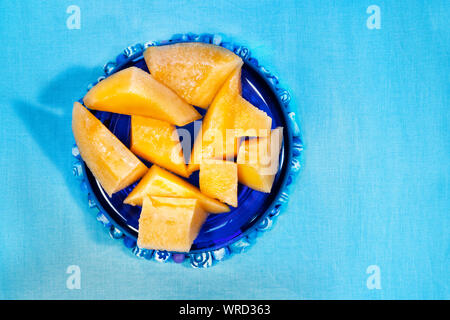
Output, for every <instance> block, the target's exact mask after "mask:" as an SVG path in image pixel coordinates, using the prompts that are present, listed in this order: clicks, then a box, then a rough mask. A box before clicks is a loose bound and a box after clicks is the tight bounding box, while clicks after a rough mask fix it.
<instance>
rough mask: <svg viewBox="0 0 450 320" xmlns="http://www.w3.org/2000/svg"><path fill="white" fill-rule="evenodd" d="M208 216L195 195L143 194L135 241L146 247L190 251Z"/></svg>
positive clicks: (141, 246)
mask: <svg viewBox="0 0 450 320" xmlns="http://www.w3.org/2000/svg"><path fill="white" fill-rule="evenodd" d="M207 217H208V213H207V212H206V211H205V210H204V209H203V208H202V206H201V205H200V203H199V201H198V199H183V198H164V197H150V198H149V197H145V199H144V205H143V207H142V211H141V216H140V218H139V233H138V239H137V245H138V246H139V247H140V248H145V249H154V250H167V251H176V252H189V250H190V249H191V246H192V243H193V242H194V240H195V238H196V237H197V235H198V232H199V231H200V229H201V227H202V225H203V223H204V222H205V220H206V218H207Z"/></svg>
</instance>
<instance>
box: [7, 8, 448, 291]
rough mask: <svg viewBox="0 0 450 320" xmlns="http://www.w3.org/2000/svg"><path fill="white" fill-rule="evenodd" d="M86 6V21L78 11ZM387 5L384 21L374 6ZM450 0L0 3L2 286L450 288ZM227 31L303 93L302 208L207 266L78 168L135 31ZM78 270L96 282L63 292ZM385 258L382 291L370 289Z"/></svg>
mask: <svg viewBox="0 0 450 320" xmlns="http://www.w3.org/2000/svg"><path fill="white" fill-rule="evenodd" d="M71 4H75V5H78V6H79V7H80V8H81V29H80V30H69V29H67V27H66V19H67V18H68V16H69V15H68V14H67V13H66V8H67V7H68V6H69V5H71ZM372 4H376V5H378V6H379V7H380V8H381V19H382V20H381V29H380V30H369V29H368V28H367V27H366V20H367V18H368V17H369V14H367V13H366V9H367V7H368V6H369V5H372ZM449 7H450V6H449V2H448V1H423V2H422V1H381V0H371V1H294V0H290V1H287V0H286V1H276V0H270V1H269V0H258V1H246V0H239V1H225V0H220V1H203V0H202V1H200V0H198V1H192V0H190V1H85V0H70V1H38V2H35V1H34V2H32V1H1V4H0V39H1V40H0V41H1V45H2V49H1V50H0V62H1V68H0V75H1V76H0V88H1V89H0V90H1V91H0V93H1V94H0V105H1V110H2V112H1V123H0V178H1V184H0V217H1V221H0V298H3V299H18V298H26V299H43V298H56V299H79V298H99V299H102V298H110V299H124V298H129V299H132V298H148V299H175V298H178V299H184V298H188V299H210V298H211V299H329V298H342V299H361V298H362V299H435V298H441V299H442V298H444V299H449V298H450V281H449V279H450V276H449V268H448V266H449V262H450V261H449V256H450V247H449V213H450V200H449V177H450V170H449V169H450V166H449V164H450V161H449V160H450V134H449V133H450V132H449V125H450V123H449V120H450V113H449V108H450V101H449V95H450V83H449V72H450V68H449V61H450V32H449V30H450V28H449V21H450V8H449ZM183 32H195V33H202V32H209V33H216V32H219V33H223V34H226V35H227V36H229V37H230V38H231V39H233V40H234V41H236V42H238V43H241V44H244V45H247V46H248V47H249V48H251V49H252V53H253V55H254V56H255V57H257V58H258V59H259V60H260V62H261V63H262V64H263V65H265V66H267V67H268V69H270V70H271V71H272V72H273V73H275V74H277V75H278V76H279V77H280V79H281V81H282V84H283V85H284V87H286V88H288V89H289V90H290V92H291V94H292V103H293V105H294V106H296V108H297V111H298V112H297V113H298V119H299V122H300V124H301V127H302V133H303V138H304V141H305V145H306V150H305V166H304V168H303V170H302V172H301V174H300V177H299V179H298V180H297V185H296V187H295V190H294V191H293V192H292V196H291V201H290V203H289V205H288V208H287V210H286V211H285V212H284V214H283V215H282V216H281V217H280V218H279V219H278V221H277V225H276V226H275V227H274V229H273V230H272V231H270V232H269V233H266V234H265V235H264V236H263V237H261V238H260V239H258V242H257V244H256V245H255V246H253V247H252V248H251V250H250V251H249V252H248V253H245V254H241V255H237V256H234V257H233V258H232V259H230V260H228V261H226V262H223V263H220V264H218V265H217V266H215V267H213V268H210V269H206V270H195V269H189V268H185V267H181V266H179V265H176V264H158V263H156V262H148V261H145V260H139V259H136V258H135V257H134V256H133V255H132V254H131V253H130V252H129V250H127V249H126V248H125V247H124V246H122V245H121V244H120V243H119V242H115V241H112V240H111V239H110V237H109V235H108V234H107V232H106V230H104V229H103V228H102V227H101V225H100V224H99V223H98V222H97V221H96V220H95V217H94V216H93V215H92V214H91V213H90V212H89V210H88V209H87V203H86V198H85V196H84V195H83V194H82V193H81V191H80V190H79V186H78V182H77V181H76V180H75V179H74V178H73V177H72V172H71V162H72V158H71V145H72V133H71V128H70V121H71V119H70V118H71V116H70V112H71V107H72V103H73V101H74V100H75V99H78V98H79V97H81V96H82V95H83V94H84V92H85V89H86V86H87V84H88V83H89V82H91V81H93V80H95V79H96V78H97V77H98V76H99V75H101V73H102V66H103V64H104V63H105V62H106V61H108V60H111V59H112V58H114V57H115V56H116V54H118V53H120V52H121V50H123V48H125V47H126V46H128V45H130V44H134V43H137V42H144V41H147V40H155V39H165V38H168V37H170V36H171V35H172V34H174V33H183ZM69 265H79V266H80V268H81V279H82V280H81V289H80V290H68V289H67V288H66V279H67V276H68V275H67V274H66V268H67V267H68V266H69ZM369 265H378V266H379V267H380V270H381V286H382V288H381V289H380V290H369V289H368V288H367V286H366V279H367V277H368V276H369V275H368V274H366V269H367V267H368V266H369Z"/></svg>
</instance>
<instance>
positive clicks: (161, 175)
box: [123, 164, 230, 213]
mask: <svg viewBox="0 0 450 320" xmlns="http://www.w3.org/2000/svg"><path fill="white" fill-rule="evenodd" d="M146 196H160V197H176V198H195V199H198V200H199V201H200V204H201V206H202V207H203V209H205V210H206V211H207V212H210V213H223V212H228V211H230V208H228V206H227V205H226V204H223V203H221V202H220V201H217V200H215V199H212V198H210V197H207V196H205V195H204V194H203V193H201V192H200V190H199V189H198V188H196V187H195V186H193V185H191V184H190V183H189V182H187V181H184V180H183V179H182V178H180V177H178V176H176V175H174V174H173V173H170V172H169V171H166V170H164V169H162V168H160V167H158V166H157V165H155V164H154V165H153V166H152V167H151V168H150V169H149V170H148V172H147V174H146V175H145V176H144V177H143V178H142V179H141V181H140V182H139V183H138V185H137V186H136V187H135V188H134V189H133V191H132V192H131V193H130V194H129V195H128V197H127V198H126V199H125V200H124V201H123V202H124V203H126V204H130V205H132V206H142V203H143V201H144V198H145V197H146Z"/></svg>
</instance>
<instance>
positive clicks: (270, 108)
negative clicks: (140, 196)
mask: <svg viewBox="0 0 450 320" xmlns="http://www.w3.org/2000/svg"><path fill="white" fill-rule="evenodd" d="M131 65H134V66H136V67H139V68H141V69H143V70H145V71H147V72H148V69H147V66H146V64H145V61H144V60H143V59H142V58H139V59H137V60H134V61H130V62H129V63H127V64H125V65H124V66H123V68H127V67H129V66H131ZM242 95H243V97H244V98H245V99H246V100H248V101H249V102H251V103H252V104H253V105H255V106H257V107H258V108H260V109H261V110H264V111H265V112H266V113H267V114H268V115H269V116H271V117H272V129H273V128H276V127H278V126H282V127H283V129H284V130H283V134H284V141H283V148H282V150H281V151H282V152H281V154H280V169H279V170H278V173H277V175H276V178H275V182H274V185H273V187H272V192H271V193H269V194H268V193H262V192H259V191H256V190H253V189H250V188H248V187H246V186H244V185H241V184H239V188H238V204H239V205H238V207H237V208H233V207H230V208H231V211H230V212H228V213H223V214H211V215H209V217H208V219H207V220H206V222H205V224H204V225H203V227H202V229H201V231H200V233H199V235H198V237H197V239H196V240H195V241H194V244H193V245H192V248H191V252H203V251H210V250H215V249H218V248H221V247H223V246H225V245H228V244H230V243H232V242H234V241H236V240H237V239H239V238H240V237H242V236H243V235H245V234H247V233H248V232H249V231H251V229H252V228H253V227H254V226H255V225H257V223H258V221H261V219H262V218H264V217H265V215H266V214H267V213H268V211H269V209H270V207H271V205H272V204H273V202H274V200H275V199H276V197H277V195H278V193H279V191H280V190H281V188H282V186H283V184H284V180H285V177H286V176H287V174H286V173H287V161H286V160H287V159H289V157H290V154H289V150H290V146H289V143H290V142H289V138H288V130H289V127H288V124H287V119H286V114H285V112H284V110H283V109H282V108H283V106H282V105H281V103H280V101H279V99H278V98H277V96H276V95H275V93H274V91H273V89H272V87H271V85H269V84H268V83H267V81H266V80H265V79H264V77H263V76H262V75H261V74H260V73H259V72H258V71H257V70H256V69H255V68H254V67H253V66H251V65H250V64H248V63H244V65H243V67H242ZM197 110H198V111H199V112H200V113H201V114H202V115H204V114H205V112H206V110H204V109H201V108H197ZM93 113H94V114H95V116H96V117H97V118H98V119H100V120H101V121H102V122H103V123H104V124H105V125H106V126H107V127H108V128H109V129H110V130H111V132H113V133H114V134H115V135H116V136H117V137H118V138H119V139H120V140H121V141H122V142H123V143H124V144H125V145H126V146H128V147H129V146H130V116H127V115H121V114H115V113H110V112H102V111H93ZM183 128H185V129H187V130H189V131H190V132H191V134H193V132H194V126H193V123H191V124H189V125H187V126H184V127H183ZM191 140H192V143H193V140H194V139H191ZM142 160H143V159H142ZM143 162H144V163H145V164H146V165H147V166H148V167H150V166H151V163H149V162H147V161H145V160H143ZM85 169H86V172H87V177H88V181H89V184H90V188H91V190H92V192H93V194H94V195H95V197H96V198H97V200H98V201H97V202H98V203H99V204H100V205H101V207H103V209H104V213H105V214H106V215H107V216H108V217H109V218H110V220H111V222H112V223H113V224H114V225H115V226H116V227H117V228H119V229H120V230H121V231H123V232H124V233H125V234H126V235H127V236H129V237H132V238H137V231H138V228H139V222H138V221H139V216H140V211H141V207H133V206H130V205H126V204H124V203H123V200H124V199H125V198H126V197H127V195H128V194H129V193H130V192H131V190H133V188H134V187H135V186H136V184H137V183H138V182H136V183H134V184H133V185H131V186H129V187H127V188H125V189H123V190H121V191H119V192H117V193H115V194H113V196H112V197H109V196H108V195H107V194H106V193H105V192H104V190H103V189H102V187H101V185H100V184H99V183H98V181H97V180H96V179H95V177H94V176H93V175H92V173H91V172H90V170H89V169H88V168H87V166H85ZM188 181H189V182H190V183H192V184H193V185H195V186H198V171H197V172H195V173H193V174H192V175H191V177H190V178H189V179H188Z"/></svg>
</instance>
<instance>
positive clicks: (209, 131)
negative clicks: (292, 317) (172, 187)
mask: <svg viewBox="0 0 450 320" xmlns="http://www.w3.org/2000/svg"><path fill="white" fill-rule="evenodd" d="M241 90H242V87H241V68H240V67H239V68H237V69H236V70H235V71H234V72H233V73H232V74H231V75H230V77H229V79H228V80H227V81H226V82H225V83H224V85H223V86H222V88H221V89H220V91H219V92H218V93H217V95H216V97H215V98H214V100H213V102H212V104H211V106H210V107H209V109H208V111H207V112H206V115H205V117H204V119H203V122H202V130H201V132H199V134H198V135H197V137H196V139H195V143H194V147H193V149H192V153H191V159H190V162H189V166H188V172H189V173H192V172H194V171H196V170H198V169H199V168H200V163H201V162H202V159H219V160H230V159H231V158H233V159H234V157H235V156H236V155H237V151H238V149H239V145H240V140H241V139H240V138H241V137H244V136H252V137H253V136H267V135H269V134H270V128H271V126H272V118H270V117H269V116H268V115H267V114H266V113H265V112H264V111H262V110H260V109H258V108H257V107H255V106H253V105H252V104H251V103H250V102H248V101H246V100H245V99H244V98H242V96H241Z"/></svg>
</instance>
